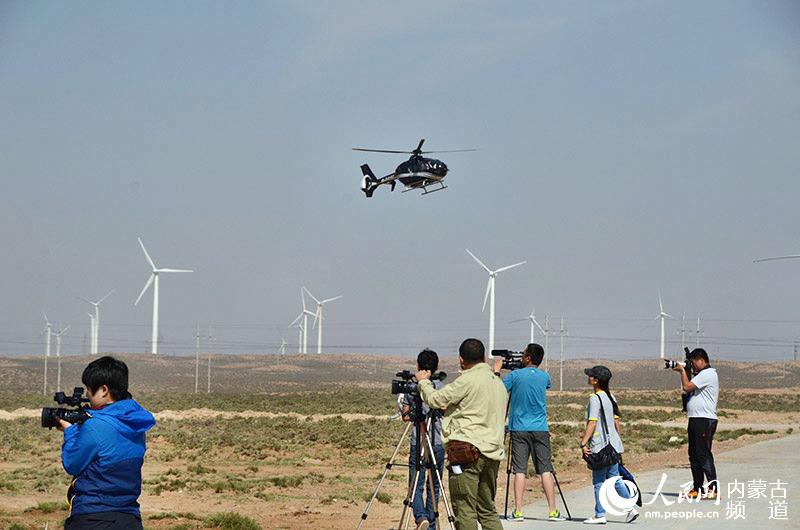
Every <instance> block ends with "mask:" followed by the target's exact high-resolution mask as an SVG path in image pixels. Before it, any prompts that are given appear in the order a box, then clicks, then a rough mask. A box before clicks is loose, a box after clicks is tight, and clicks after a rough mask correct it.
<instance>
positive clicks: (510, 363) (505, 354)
mask: <svg viewBox="0 0 800 530" xmlns="http://www.w3.org/2000/svg"><path fill="white" fill-rule="evenodd" d="M492 356H493V357H502V358H503V370H519V369H520V368H525V364H524V363H523V362H522V356H523V353H522V352H519V351H511V350H492Z"/></svg>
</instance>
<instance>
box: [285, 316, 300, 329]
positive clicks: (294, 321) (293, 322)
mask: <svg viewBox="0 0 800 530" xmlns="http://www.w3.org/2000/svg"><path fill="white" fill-rule="evenodd" d="M301 318H303V313H300V314H299V315H297V318H295V319H294V320H292V323H291V324H289V325H288V326H286V327H287V328H290V327H292V326H294V325H295V324H297V323H298V322H300V319H301Z"/></svg>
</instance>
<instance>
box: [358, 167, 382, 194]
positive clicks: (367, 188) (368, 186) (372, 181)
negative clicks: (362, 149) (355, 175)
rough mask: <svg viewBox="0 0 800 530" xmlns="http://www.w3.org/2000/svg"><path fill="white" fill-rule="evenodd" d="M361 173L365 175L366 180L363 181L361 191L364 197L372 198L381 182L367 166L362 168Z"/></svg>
mask: <svg viewBox="0 0 800 530" xmlns="http://www.w3.org/2000/svg"><path fill="white" fill-rule="evenodd" d="M361 173H363V174H364V178H363V179H362V180H361V191H363V192H364V195H366V196H367V197H372V194H373V193H375V189H376V188H377V187H378V186H380V182H379V181H378V179H377V178H376V177H375V174H374V173H373V172H372V170H371V169H370V168H369V165H367V164H364V165H363V166H361Z"/></svg>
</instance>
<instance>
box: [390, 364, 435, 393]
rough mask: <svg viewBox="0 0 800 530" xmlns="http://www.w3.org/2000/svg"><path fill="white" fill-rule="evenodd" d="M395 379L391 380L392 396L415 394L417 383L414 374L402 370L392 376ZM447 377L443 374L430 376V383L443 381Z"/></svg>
mask: <svg viewBox="0 0 800 530" xmlns="http://www.w3.org/2000/svg"><path fill="white" fill-rule="evenodd" d="M394 376H395V377H397V379H392V394H414V393H416V392H417V381H416V380H415V376H416V374H415V373H412V372H411V371H409V370H403V371H402V372H397V373H396V374H394ZM446 377H447V374H446V373H445V372H436V373H435V374H431V381H444V380H445V378H446Z"/></svg>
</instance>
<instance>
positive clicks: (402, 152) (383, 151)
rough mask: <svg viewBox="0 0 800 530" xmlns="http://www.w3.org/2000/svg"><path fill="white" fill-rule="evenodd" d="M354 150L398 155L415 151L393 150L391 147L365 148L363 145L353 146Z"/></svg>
mask: <svg viewBox="0 0 800 530" xmlns="http://www.w3.org/2000/svg"><path fill="white" fill-rule="evenodd" d="M353 151H366V152H368V153H392V154H396V155H410V154H413V153H414V151H392V150H389V149H364V148H363V147H353Z"/></svg>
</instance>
